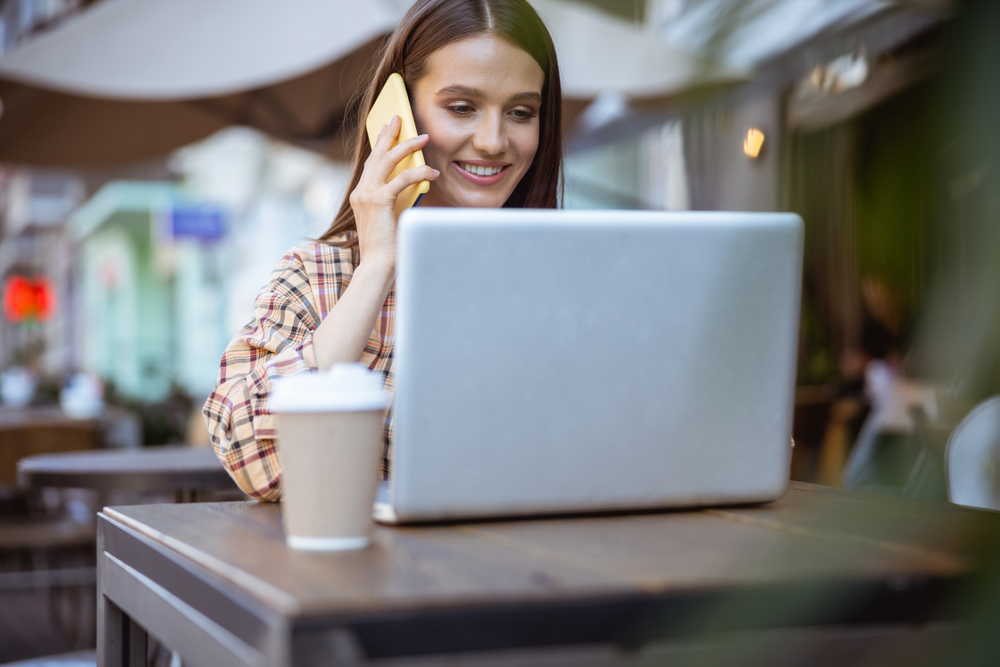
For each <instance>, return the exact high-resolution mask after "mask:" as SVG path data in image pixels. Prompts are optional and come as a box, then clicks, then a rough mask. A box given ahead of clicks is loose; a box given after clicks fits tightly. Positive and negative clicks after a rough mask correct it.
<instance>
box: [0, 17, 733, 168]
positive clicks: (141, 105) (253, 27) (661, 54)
mask: <svg viewBox="0 0 1000 667" xmlns="http://www.w3.org/2000/svg"><path fill="white" fill-rule="evenodd" d="M409 4H410V0H284V2H282V3H281V4H280V6H278V5H276V4H275V3H273V2H270V1H268V0H212V2H201V1H199V0H101V1H100V2H97V3H95V4H94V5H92V6H91V7H88V8H86V9H84V10H81V11H79V12H77V13H76V14H73V15H71V16H70V17H69V18H68V19H67V20H65V21H64V22H63V23H61V24H59V25H57V26H56V27H54V28H53V29H51V30H50V31H48V32H46V33H43V34H41V35H38V36H37V37H34V38H32V39H31V40H30V41H28V42H27V43H25V44H24V45H23V46H20V47H18V48H16V49H14V50H13V51H10V52H8V53H6V54H4V56H3V58H0V101H2V104H3V115H2V117H0V161H5V162H14V163H27V164H36V165H86V164H94V163H109V162H127V161H132V160H138V159H143V158H149V157H153V156H157V155H162V154H164V153H166V152H168V151H170V150H172V149H174V148H177V147H179V146H183V145H185V144H188V143H191V142H193V141H196V140H198V139H201V138H203V137H205V136H207V135H209V134H211V133H212V132H214V131H216V130H218V129H221V128H222V127H225V126H227V125H236V124H239V125H249V126H252V127H256V128H258V129H260V130H263V131H265V132H267V133H269V134H271V135H272V136H275V137H277V138H280V139H284V140H286V141H290V142H293V143H295V144H297V145H300V146H304V147H306V148H311V149H314V150H317V151H320V152H323V153H326V154H328V155H331V156H341V155H343V154H344V148H345V147H344V142H343V139H344V133H343V132H342V131H341V130H342V129H343V128H344V127H345V126H346V123H347V122H348V117H349V115H350V109H349V105H350V101H351V99H352V96H353V95H354V93H355V91H356V90H357V88H358V86H359V85H362V84H363V82H361V81H359V79H360V77H361V76H362V75H363V73H364V71H365V68H366V66H367V65H368V63H369V61H370V59H371V57H372V56H373V55H374V54H375V52H376V50H377V44H378V42H379V40H380V39H381V37H382V36H383V35H385V34H386V33H387V32H389V31H390V30H391V29H392V28H393V27H394V26H395V24H396V23H397V22H398V20H399V18H400V17H401V16H402V14H403V13H404V12H405V10H406V8H407V7H408V6H409ZM533 4H534V5H535V6H536V7H537V9H538V11H539V13H540V14H541V15H542V17H543V19H544V20H545V21H546V23H547V24H548V26H549V27H550V30H551V32H552V34H553V39H554V41H555V43H556V48H557V50H558V53H559V59H560V66H561V72H562V78H563V92H564V95H565V97H566V102H567V103H566V105H565V106H566V110H567V120H572V119H573V118H575V116H576V114H577V113H579V112H580V111H581V110H582V109H583V108H584V107H585V106H586V105H587V104H589V103H590V101H591V100H592V99H593V98H595V97H596V96H597V95H599V94H601V93H608V92H609V91H610V92H612V93H613V94H615V95H619V96H623V97H624V98H627V99H629V100H647V101H648V100H656V99H664V98H670V97H672V96H674V95H676V94H679V93H681V92H684V91H686V90H689V89H691V88H692V87H697V86H699V85H702V84H704V83H705V82H706V81H710V82H715V81H718V80H719V79H720V78H725V77H726V76H730V78H731V75H726V74H723V75H721V77H720V75H719V74H718V73H713V72H709V71H707V70H706V69H705V68H704V67H703V65H702V63H701V62H700V61H699V60H698V59H697V58H695V57H694V56H692V55H690V54H689V53H687V52H685V51H683V50H679V49H676V48H671V47H668V46H666V45H665V44H663V43H662V42H661V41H660V40H659V39H658V38H657V37H656V36H655V34H654V33H653V32H652V31H649V30H643V29H641V28H637V27H635V26H633V25H631V24H629V23H626V22H624V21H621V20H619V19H616V18H614V17H611V16H609V15H607V14H604V13H602V12H600V11H598V10H595V9H593V8H591V7H588V6H585V5H580V4H576V3H573V2H567V1H560V0H533Z"/></svg>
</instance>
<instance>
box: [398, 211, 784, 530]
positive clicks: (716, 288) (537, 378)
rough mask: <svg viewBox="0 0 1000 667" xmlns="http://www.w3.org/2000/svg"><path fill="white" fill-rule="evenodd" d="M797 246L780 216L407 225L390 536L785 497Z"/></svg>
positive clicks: (478, 217)
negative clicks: (494, 519) (394, 530)
mask: <svg viewBox="0 0 1000 667" xmlns="http://www.w3.org/2000/svg"><path fill="white" fill-rule="evenodd" d="M802 234H803V230H802V222H801V220H800V219H799V218H798V216H796V215H794V214H785V213H781V214H777V213H775V214H772V213H766V214H765V213H698V212H685V213H661V212H640V211H553V210H515V209H499V210H496V209H493V210H490V209H437V208H427V209H422V208H418V209H413V210H410V211H407V212H406V213H404V214H403V216H402V218H401V220H400V234H399V259H398V270H397V281H396V297H397V311H396V316H397V318H396V327H395V359H394V365H395V376H396V397H395V443H394V447H393V452H392V473H391V481H390V484H389V500H390V502H391V504H392V509H393V514H394V515H395V517H394V520H396V521H402V522H405V521H422V520H437V519H447V518H458V517H480V516H503V515H518V514H532V513H554V512H573V511H588V510H591V511H592V510H612V509H629V508H649V507H663V506H686V505H703V504H716V503H738V502H757V501H766V500H770V499H773V498H776V497H779V496H780V495H782V494H783V493H784V491H785V490H786V488H787V484H788V474H789V464H790V456H791V452H790V447H789V441H790V437H791V426H792V407H793V397H794V379H795V357H796V348H797V334H798V308H799V289H800V282H801V263H802ZM383 518H384V516H383Z"/></svg>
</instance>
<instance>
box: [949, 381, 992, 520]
mask: <svg viewBox="0 0 1000 667" xmlns="http://www.w3.org/2000/svg"><path fill="white" fill-rule="evenodd" d="M945 471H946V475H947V480H948V500H950V501H951V502H953V503H955V504H957V505H965V506H966V507H978V508H981V509H990V510H1000V396H993V397H992V398H988V399H986V400H985V401H983V402H982V403H980V404H979V405H977V406H976V407H975V408H974V409H973V410H972V412H970V413H969V414H968V415H966V417H965V419H963V420H962V421H961V423H959V425H958V426H957V427H956V428H955V430H954V431H953V432H952V434H951V437H950V438H948V444H947V448H946V450H945Z"/></svg>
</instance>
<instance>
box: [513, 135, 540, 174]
mask: <svg viewBox="0 0 1000 667" xmlns="http://www.w3.org/2000/svg"><path fill="white" fill-rule="evenodd" d="M510 140H511V141H510V143H511V146H513V147H514V150H515V151H516V152H517V154H518V156H519V157H520V158H521V159H522V160H523V161H524V162H525V163H526V164H525V165H524V168H525V169H527V168H528V167H530V166H531V161H532V160H534V159H535V153H536V152H537V151H538V126H537V125H535V126H531V127H524V126H520V127H518V128H517V129H516V130H515V131H513V132H511V134H510Z"/></svg>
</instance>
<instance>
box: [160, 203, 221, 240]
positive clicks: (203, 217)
mask: <svg viewBox="0 0 1000 667" xmlns="http://www.w3.org/2000/svg"><path fill="white" fill-rule="evenodd" d="M170 229H171V232H172V233H173V235H174V238H182V237H184V238H195V239H200V240H202V241H217V240H219V239H221V238H222V237H223V235H225V233H226V225H225V215H224V214H223V212H222V210H221V209H219V208H216V207H214V206H211V205H204V204H202V205H190V204H174V207H173V210H172V211H171V224H170Z"/></svg>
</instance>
